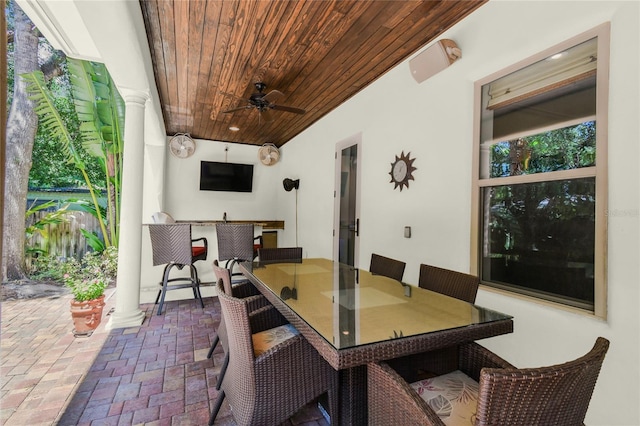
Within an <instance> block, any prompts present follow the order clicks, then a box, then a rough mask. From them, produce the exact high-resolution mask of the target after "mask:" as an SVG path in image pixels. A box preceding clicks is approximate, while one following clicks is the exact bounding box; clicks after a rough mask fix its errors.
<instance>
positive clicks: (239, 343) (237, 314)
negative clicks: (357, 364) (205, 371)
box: [209, 280, 337, 426]
mask: <svg viewBox="0 0 640 426" xmlns="http://www.w3.org/2000/svg"><path fill="white" fill-rule="evenodd" d="M216 288H217V291H218V298H219V299H220V306H221V308H222V315H223V317H224V318H225V320H226V324H227V334H228V339H229V353H230V359H229V365H228V368H227V371H226V374H225V376H224V379H223V382H222V389H221V391H220V394H219V395H218V398H217V400H216V402H215V404H214V408H213V410H212V414H211V418H210V420H209V424H210V425H211V424H213V421H214V420H215V417H216V415H217V413H218V410H219V409H220V406H221V404H222V400H223V399H224V398H225V397H226V398H227V399H228V400H229V404H230V405H231V406H232V407H233V411H232V412H233V418H234V420H235V422H236V424H238V425H240V426H244V425H266V424H273V425H277V424H281V423H282V422H284V421H285V420H287V419H288V418H289V417H291V416H292V415H293V414H295V413H296V412H297V411H298V410H299V409H300V408H302V407H304V406H305V405H306V404H308V403H309V402H311V401H312V400H314V399H315V398H317V397H318V396H320V395H322V394H323V393H326V392H329V401H330V404H329V405H330V409H329V411H330V413H337V395H336V394H335V393H334V392H333V390H334V389H336V388H337V374H336V372H335V371H334V370H333V369H332V368H331V366H330V365H329V364H328V363H326V361H324V359H322V357H320V355H319V354H318V352H317V351H316V350H315V349H314V348H313V347H312V346H311V345H310V344H309V342H307V341H306V339H305V338H304V337H302V336H301V335H297V336H294V337H291V338H289V339H287V340H285V341H284V342H282V343H279V344H278V345H277V346H275V347H273V348H271V349H269V350H267V351H266V352H264V353H262V354H261V355H259V356H258V357H256V356H255V355H254V350H253V341H252V333H253V332H255V331H256V330H254V329H253V328H252V325H253V321H252V319H253V320H255V319H256V316H257V315H259V312H258V313H257V312H255V311H254V312H252V319H251V318H250V316H249V308H248V306H249V302H247V301H246V300H245V299H238V298H235V297H232V296H231V295H229V294H227V292H226V291H225V289H224V285H223V283H222V280H219V281H218V283H217V287H216ZM264 309H265V310H269V309H270V308H269V307H265V308H264ZM271 309H274V308H273V307H271ZM275 313H277V311H275Z"/></svg>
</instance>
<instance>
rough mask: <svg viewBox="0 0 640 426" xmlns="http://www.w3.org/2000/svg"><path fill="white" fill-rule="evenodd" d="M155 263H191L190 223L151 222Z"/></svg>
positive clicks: (150, 232)
mask: <svg viewBox="0 0 640 426" xmlns="http://www.w3.org/2000/svg"><path fill="white" fill-rule="evenodd" d="M149 235H150V236H151V249H152V251H153V265H154V266H157V265H165V264H167V263H177V264H181V265H191V264H192V263H193V253H192V251H191V250H192V249H191V225H189V224H184V223H181V224H150V225H149Z"/></svg>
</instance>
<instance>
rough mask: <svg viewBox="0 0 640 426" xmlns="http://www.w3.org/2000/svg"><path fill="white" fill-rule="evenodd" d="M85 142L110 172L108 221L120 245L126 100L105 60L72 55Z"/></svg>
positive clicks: (74, 90) (70, 63) (73, 86)
mask: <svg viewBox="0 0 640 426" xmlns="http://www.w3.org/2000/svg"><path fill="white" fill-rule="evenodd" d="M67 65H68V68H69V73H70V82H71V89H72V93H73V97H74V104H75V107H76V112H77V113H78V120H79V121H80V133H81V137H82V146H83V148H84V149H85V150H86V151H87V152H89V153H90V154H91V155H93V156H95V157H96V158H98V159H99V161H100V162H101V164H102V166H103V168H104V170H105V176H106V183H107V185H106V189H107V217H108V220H107V223H108V224H109V235H110V236H111V241H112V243H113V245H115V246H117V245H118V229H119V227H118V226H117V224H118V223H120V217H119V215H120V183H121V182H122V151H123V132H124V110H125V107H124V100H123V99H122V97H121V96H120V94H119V93H118V90H117V89H116V86H115V83H114V82H113V79H112V78H111V76H110V75H109V72H108V71H107V68H106V67H105V65H104V64H101V63H98V62H87V61H81V60H78V59H68V60H67Z"/></svg>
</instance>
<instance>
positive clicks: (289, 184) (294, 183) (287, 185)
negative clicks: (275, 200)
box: [282, 178, 300, 192]
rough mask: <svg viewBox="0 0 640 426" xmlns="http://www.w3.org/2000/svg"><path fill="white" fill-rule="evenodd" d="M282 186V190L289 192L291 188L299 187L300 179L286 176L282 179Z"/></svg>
mask: <svg viewBox="0 0 640 426" xmlns="http://www.w3.org/2000/svg"><path fill="white" fill-rule="evenodd" d="M282 186H283V187H284V190H285V191H287V192H290V191H291V190H292V189H298V188H300V179H296V180H293V179H289V178H286V179H285V180H283V181H282Z"/></svg>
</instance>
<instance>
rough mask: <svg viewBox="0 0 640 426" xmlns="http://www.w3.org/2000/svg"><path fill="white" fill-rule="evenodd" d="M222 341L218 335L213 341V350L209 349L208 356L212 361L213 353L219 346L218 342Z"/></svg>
mask: <svg viewBox="0 0 640 426" xmlns="http://www.w3.org/2000/svg"><path fill="white" fill-rule="evenodd" d="M219 341H220V336H218V333H216V337H215V338H214V339H213V343H212V344H211V349H209V353H208V354H207V358H209V359H211V357H212V356H213V351H214V349H215V348H216V346H218V342H219Z"/></svg>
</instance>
